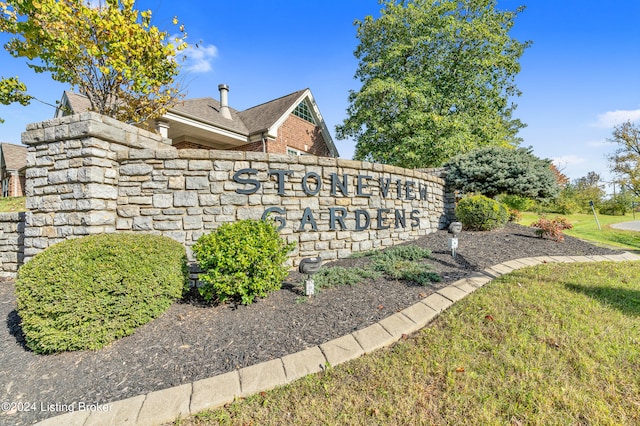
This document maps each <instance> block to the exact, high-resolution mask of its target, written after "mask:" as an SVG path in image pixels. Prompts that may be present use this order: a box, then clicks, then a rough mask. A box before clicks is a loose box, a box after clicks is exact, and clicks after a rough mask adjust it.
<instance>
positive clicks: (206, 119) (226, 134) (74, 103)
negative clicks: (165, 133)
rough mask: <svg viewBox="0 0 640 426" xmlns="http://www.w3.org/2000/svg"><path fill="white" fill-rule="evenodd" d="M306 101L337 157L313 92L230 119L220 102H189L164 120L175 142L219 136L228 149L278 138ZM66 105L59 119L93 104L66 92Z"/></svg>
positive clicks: (234, 114)
mask: <svg viewBox="0 0 640 426" xmlns="http://www.w3.org/2000/svg"><path fill="white" fill-rule="evenodd" d="M304 99H307V100H308V101H309V104H310V106H312V109H313V111H314V115H315V116H316V119H317V122H318V123H319V124H318V125H319V126H320V128H321V130H322V133H323V136H324V140H325V142H326V144H327V147H328V148H329V151H330V152H331V153H332V154H333V155H334V156H335V157H337V156H338V151H337V149H336V147H335V145H334V143H333V139H332V138H331V134H330V133H329V130H328V129H327V127H326V125H325V123H324V120H323V118H322V116H321V115H320V111H319V110H318V107H317V106H316V104H315V100H314V99H313V95H312V94H311V91H310V90H309V89H303V90H299V91H297V92H294V93H291V94H289V95H286V96H282V97H280V98H277V99H274V100H271V101H269V102H265V103H263V104H260V105H256V106H254V107H251V108H248V109H246V110H244V111H238V110H236V109H234V108H231V107H229V112H230V114H231V118H230V119H229V118H225V117H224V116H223V114H222V113H221V112H220V110H221V105H220V101H218V100H216V99H213V98H211V97H205V98H195V99H186V100H184V101H182V102H180V103H179V104H178V105H176V106H175V107H173V108H172V109H171V110H169V112H167V113H166V114H165V115H164V116H163V118H162V120H166V121H168V122H169V124H170V128H169V137H170V138H172V139H175V138H176V137H180V135H185V134H187V133H189V135H190V136H192V137H196V138H200V139H202V140H206V139H208V137H209V136H208V135H211V134H216V135H217V136H216V138H217V139H218V140H219V141H220V142H221V143H223V144H225V147H234V146H240V145H243V144H246V143H249V142H255V141H258V140H261V138H262V137H264V136H265V135H266V136H269V137H275V136H276V132H277V129H278V127H279V126H280V125H281V124H282V123H283V122H284V120H285V119H286V118H287V117H288V116H289V114H291V112H292V111H293V110H294V109H295V107H296V106H297V105H298V104H299V103H300V102H302V101H303V100H304ZM62 104H63V107H67V108H69V109H70V111H64V110H58V112H57V113H56V115H57V116H58V115H64V114H65V113H68V112H70V113H78V112H82V111H87V110H89V109H90V104H89V101H88V99H87V98H86V97H85V96H84V95H80V94H78V93H74V92H69V91H65V92H64V95H63V99H62Z"/></svg>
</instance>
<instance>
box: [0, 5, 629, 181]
mask: <svg viewBox="0 0 640 426" xmlns="http://www.w3.org/2000/svg"><path fill="white" fill-rule="evenodd" d="M521 4H524V5H526V6H527V8H526V10H525V11H524V12H522V13H521V14H520V15H519V16H518V17H517V18H516V23H515V26H514V29H513V31H512V34H513V36H514V37H515V38H517V39H518V40H521V41H524V40H531V41H532V42H533V45H532V46H531V47H530V48H529V49H528V50H527V51H526V52H525V54H524V55H523V57H522V60H521V64H522V71H521V73H520V74H519V75H518V77H517V80H516V81H517V84H518V87H519V88H520V90H521V91H522V92H523V94H522V96H521V97H519V98H517V99H516V100H515V102H516V103H517V104H518V108H517V110H516V112H515V116H516V117H517V118H520V119H521V120H522V121H523V122H524V123H526V124H527V125H528V127H526V128H525V129H523V130H522V131H521V133H520V136H521V137H522V138H523V139H524V143H523V146H533V148H534V153H535V154H536V155H538V156H540V157H544V158H552V159H554V160H555V161H556V162H557V164H558V166H559V167H560V168H561V169H562V170H563V172H564V173H565V174H566V175H567V176H569V177H570V178H571V179H575V178H578V177H581V176H584V175H586V174H587V173H588V172H589V171H596V172H598V173H600V175H601V176H602V177H603V178H604V179H605V180H610V179H611V176H610V174H609V172H608V167H607V161H606V159H605V156H606V155H607V154H608V153H611V152H612V151H613V150H614V148H615V146H614V145H612V144H610V143H608V142H607V141H606V139H607V138H608V137H610V136H611V132H612V128H613V125H615V124H616V123H620V122H622V121H626V120H629V119H630V120H632V121H635V122H640V26H639V25H638V19H639V18H640V1H638V0H618V1H616V2H603V1H601V0H599V1H595V0H581V1H578V0H562V1H557V0H529V2H525V1H514V0H498V8H499V9H509V10H512V9H515V8H516V7H517V6H518V5H521ZM137 8H138V9H151V10H152V11H153V13H154V23H155V24H156V25H158V26H159V27H160V28H162V29H165V30H171V29H172V26H171V18H172V17H173V16H174V15H176V16H178V18H179V20H180V21H181V23H183V24H184V25H185V27H186V30H187V32H188V34H189V39H188V40H189V42H190V43H193V44H195V43H198V45H199V46H200V48H199V49H197V50H195V51H194V52H192V53H191V60H189V61H188V62H187V63H185V67H184V68H185V72H184V75H183V76H182V79H183V82H184V84H185V85H186V88H187V91H188V97H203V96H212V97H215V98H217V97H218V90H217V87H218V84H219V83H226V84H228V85H229V87H230V92H229V103H230V105H231V106H232V107H234V108H236V109H239V110H242V109H245V108H248V107H251V106H253V105H256V104H259V103H262V102H265V101H268V100H271V99H274V98H277V97H280V96H283V95H286V94H289V93H291V92H294V91H296V90H299V89H303V88H307V87H308V88H310V89H311V91H312V92H313V94H314V97H315V98H316V101H317V103H318V105H319V107H320V111H321V112H322V114H323V116H324V119H325V121H326V122H327V125H328V127H329V129H330V130H331V131H333V129H334V127H335V125H336V124H339V123H341V122H342V120H343V119H344V118H345V114H346V112H345V111H346V108H347V105H348V103H347V96H348V92H349V90H350V89H355V90H357V89H358V87H359V83H358V81H356V80H354V78H353V75H354V73H355V70H356V66H357V62H356V59H355V58H354V56H353V51H354V49H355V48H356V45H357V39H356V37H355V35H356V31H355V27H354V25H353V21H354V20H355V19H363V18H364V17H365V16H366V15H374V16H376V15H377V14H378V12H379V9H380V5H379V4H378V2H377V0H347V1H345V0H340V1H335V0H325V1H322V2H320V1H299V0H296V1H292V0H273V1H269V2H266V1H251V0H248V1H244V2H222V1H206V2H205V1H202V2H194V1H183V2H175V1H166V0H159V1H148V0H142V1H138V2H137ZM6 39H7V38H6V37H4V36H2V35H0V42H3V43H4V41H6ZM0 75H2V76H5V77H8V76H13V75H20V76H21V77H22V78H23V80H24V81H26V82H27V84H28V86H29V89H30V92H31V94H33V95H35V96H37V97H38V98H40V99H42V100H44V101H47V102H50V103H55V101H56V99H59V98H60V96H61V94H62V91H63V90H64V89H65V87H64V86H63V85H60V84H58V83H55V82H53V81H52V80H51V79H50V78H49V77H48V75H45V74H40V75H36V74H33V73H32V72H31V71H30V70H29V69H28V68H26V66H25V65H24V61H23V60H22V59H15V58H12V57H11V56H9V55H8V54H7V53H6V52H5V51H1V52H0ZM53 113H54V109H53V108H52V107H49V106H46V105H42V104H38V103H34V104H32V105H31V106H29V107H21V106H17V105H13V106H8V107H5V106H1V107H0V117H3V118H4V119H5V120H6V122H5V123H4V124H0V140H1V141H4V142H12V143H19V141H20V133H21V132H22V131H23V130H24V128H25V126H26V124H27V123H30V122H34V121H40V120H45V119H49V118H51V117H52V116H53ZM334 142H335V143H336V146H337V147H338V150H339V151H340V154H341V157H343V158H351V156H352V155H353V151H354V146H355V143H354V142H353V141H338V140H334Z"/></svg>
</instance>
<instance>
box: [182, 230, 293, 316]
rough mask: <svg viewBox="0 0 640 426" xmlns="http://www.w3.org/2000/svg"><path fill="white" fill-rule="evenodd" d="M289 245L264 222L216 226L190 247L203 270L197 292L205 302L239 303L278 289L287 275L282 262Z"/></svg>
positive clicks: (284, 259) (291, 247) (245, 302)
mask: <svg viewBox="0 0 640 426" xmlns="http://www.w3.org/2000/svg"><path fill="white" fill-rule="evenodd" d="M293 247H294V245H293V244H287V243H286V242H285V241H284V240H283V239H282V238H281V237H280V236H279V235H278V231H277V230H276V228H275V227H274V225H273V224H272V223H269V222H266V221H256V220H241V221H238V222H234V223H227V224H224V225H222V226H220V227H219V228H218V229H217V230H215V231H214V232H212V233H210V234H207V235H204V236H202V237H200V239H198V241H197V242H196V244H194V246H193V253H194V255H195V257H196V260H197V261H198V264H199V266H200V268H201V269H202V270H203V271H204V273H202V274H200V275H199V280H200V282H201V284H202V285H201V286H200V287H199V288H198V290H199V292H200V295H201V296H202V297H204V299H205V300H207V301H210V300H217V301H219V302H226V301H232V302H239V303H241V304H243V305H248V304H250V303H252V302H253V300H254V299H255V298H256V297H266V296H267V295H268V294H269V293H270V292H272V291H275V290H279V289H280V287H281V285H282V281H283V280H284V278H285V277H286V276H287V274H288V270H287V268H286V267H285V266H283V263H284V262H285V261H286V260H287V254H288V253H289V252H290V251H291V250H293Z"/></svg>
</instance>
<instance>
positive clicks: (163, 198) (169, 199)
mask: <svg viewBox="0 0 640 426" xmlns="http://www.w3.org/2000/svg"><path fill="white" fill-rule="evenodd" d="M152 206H153V207H155V208H157V209H166V208H169V207H172V206H173V195H172V194H154V195H153V203H152Z"/></svg>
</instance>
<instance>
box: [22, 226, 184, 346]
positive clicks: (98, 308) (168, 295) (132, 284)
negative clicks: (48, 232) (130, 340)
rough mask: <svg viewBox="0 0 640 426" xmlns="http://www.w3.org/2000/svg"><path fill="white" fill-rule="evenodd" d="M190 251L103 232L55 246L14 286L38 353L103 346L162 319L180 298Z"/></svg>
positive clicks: (163, 240) (154, 239)
mask: <svg viewBox="0 0 640 426" xmlns="http://www.w3.org/2000/svg"><path fill="white" fill-rule="evenodd" d="M186 279H187V268H186V253H185V249H184V246H183V245H182V244H180V243H178V242H176V241H174V240H172V239H170V238H168V237H161V236H155V235H145V234H103V235H93V236H88V237H83V238H77V239H71V240H66V241H63V242H61V243H58V244H55V245H53V246H51V247H49V248H47V249H46V250H44V251H42V252H41V253H39V254H37V255H36V256H34V258H33V259H32V260H31V261H29V262H27V263H26V264H25V265H23V266H22V268H21V269H20V271H19V274H18V279H17V281H16V294H17V302H18V313H19V314H20V317H21V318H22V331H23V332H24V335H25V338H26V342H27V346H28V347H29V348H31V349H32V350H33V351H34V352H38V353H52V352H61V351H72V350H83V349H90V350H95V349H99V348H101V347H103V346H105V345H106V344H108V343H110V342H112V341H113V340H115V339H117V338H120V337H123V336H127V335H129V334H131V333H133V332H134V331H135V329H136V327H138V326H140V325H142V324H145V323H147V322H149V321H151V320H152V319H154V318H156V317H158V316H160V314H162V313H163V312H164V311H165V310H166V309H167V308H168V307H169V306H170V305H171V303H172V302H173V301H174V300H175V299H177V298H179V297H180V296H181V294H182V291H183V288H184V286H185V283H186Z"/></svg>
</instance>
